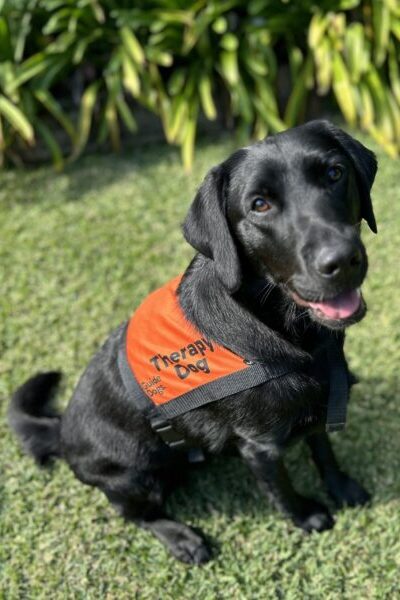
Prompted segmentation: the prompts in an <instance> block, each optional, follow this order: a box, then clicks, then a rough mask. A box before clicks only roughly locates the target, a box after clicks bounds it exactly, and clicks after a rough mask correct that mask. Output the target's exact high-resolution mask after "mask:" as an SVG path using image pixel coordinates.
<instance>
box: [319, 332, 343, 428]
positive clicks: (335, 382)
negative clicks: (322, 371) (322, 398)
mask: <svg viewBox="0 0 400 600" xmlns="http://www.w3.org/2000/svg"><path fill="white" fill-rule="evenodd" d="M326 351H327V355H328V362H329V396H328V410H327V415H326V425H325V430H326V431H327V432H333V431H342V430H343V429H344V428H345V425H346V417H347V403H348V400H349V377H348V370H347V366H346V362H345V359H344V356H343V350H342V348H341V347H340V346H339V344H338V343H337V342H336V340H331V341H330V343H329V344H328V345H327V349H326Z"/></svg>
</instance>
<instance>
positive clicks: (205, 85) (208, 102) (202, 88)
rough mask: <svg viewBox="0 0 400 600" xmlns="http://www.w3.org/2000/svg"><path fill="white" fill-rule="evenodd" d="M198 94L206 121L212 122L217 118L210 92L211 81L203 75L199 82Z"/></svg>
mask: <svg viewBox="0 0 400 600" xmlns="http://www.w3.org/2000/svg"><path fill="white" fill-rule="evenodd" d="M199 92H200V100H201V105H202V107H203V110H204V114H205V115H206V117H207V119H210V121H214V120H215V119H216V118H217V109H216V108H215V104H214V100H213V97H212V91H211V79H210V77H208V76H207V75H203V77H201V79H200V82H199Z"/></svg>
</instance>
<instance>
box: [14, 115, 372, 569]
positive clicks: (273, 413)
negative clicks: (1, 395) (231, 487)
mask: <svg viewBox="0 0 400 600" xmlns="http://www.w3.org/2000/svg"><path fill="white" fill-rule="evenodd" d="M376 169H377V166H376V160H375V157H374V155H373V154H372V152H370V151H369V150H367V149H366V148H365V147H364V146H362V145H361V144H360V143H359V142H357V141H356V140H354V139H353V138H352V137H350V136H349V135H347V134H346V133H344V132H343V131H341V130H340V129H337V128H335V127H334V126H333V125H331V124H330V123H329V122H326V121H313V122H310V123H308V124H306V125H303V126H301V127H297V128H294V129H291V130H288V131H286V132H284V133H281V134H278V135H275V136H271V137H269V138H268V139H266V140H265V141H262V142H259V143H256V144H254V145H252V146H249V147H248V148H243V149H241V150H238V151H237V152H235V153H234V154H233V155H232V156H230V157H229V158H228V159H227V160H226V161H225V162H223V163H222V164H220V165H219V166H217V167H215V168H213V169H211V171H210V172H209V173H208V175H207V176H206V178H205V181H204V182H203V184H202V186H201V187H200V189H199V191H198V193H197V195H196V197H195V200H194V202H193V204H192V206H191V208H190V210H189V214H188V216H187V218H186V221H185V223H184V235H185V237H186V239H187V241H188V242H189V243H190V244H191V245H192V246H193V247H194V248H195V249H196V250H197V251H198V254H196V256H195V258H194V259H193V261H192V263H191V264H190V266H189V267H188V269H187V270H186V272H185V274H184V276H183V279H182V281H181V283H180V286H179V290H178V296H179V302H180V305H181V307H182V309H183V312H184V314H185V316H186V318H187V319H188V320H189V321H190V322H191V323H192V324H193V325H194V326H195V327H196V328H197V329H198V330H199V331H200V332H201V334H202V335H203V336H205V338H207V339H209V340H213V342H214V343H217V344H220V345H222V346H225V347H226V348H229V350H231V351H232V352H234V353H235V354H237V355H239V356H240V357H246V359H248V360H250V361H256V362H257V361H258V362H261V363H266V364H268V365H269V366H271V367H273V366H278V367H279V365H281V366H282V365H287V366H290V368H289V369H286V372H285V374H283V375H282V376H280V377H276V378H275V379H272V380H271V381H269V382H268V383H263V384H261V385H257V386H255V387H252V388H251V389H247V390H245V391H241V392H240V393H236V394H233V395H230V396H228V397H225V398H223V399H220V400H218V401H216V402H211V403H210V404H206V405H205V406H201V407H200V408H196V409H194V410H190V411H189V412H187V413H186V414H183V415H181V416H178V417H176V418H174V419H173V420H172V426H173V430H174V431H175V432H178V434H180V435H181V436H182V437H185V438H186V439H190V440H191V442H192V443H194V444H195V445H196V446H197V447H200V448H202V449H203V450H204V451H207V452H211V453H216V452H220V451H221V450H223V449H224V448H226V447H227V446H229V445H232V446H235V447H236V448H237V449H238V450H239V452H240V454H241V455H242V457H243V459H244V460H245V462H246V463H247V464H248V465H249V467H250V469H251V470H252V471H253V473H254V475H255V477H256V479H257V481H258V483H259V485H260V487H261V489H262V490H263V491H264V492H265V494H266V495H267V496H268V497H269V498H270V499H271V500H272V501H273V502H274V504H275V505H276V506H277V507H278V508H280V510H281V511H283V513H284V514H286V515H288V516H289V517H290V518H291V519H292V520H293V521H294V523H296V525H298V526H299V527H301V528H302V529H304V530H305V531H312V530H317V531H322V530H324V529H329V528H331V527H332V526H333V519H332V517H331V515H330V513H329V512H328V510H327V508H326V507H325V506H323V505H321V504H320V503H318V502H316V501H314V500H312V499H309V498H305V497H303V496H301V495H299V494H298V493H296V491H295V490H294V489H293V487H292V485H291V483H290V480H289V478H288V475H287V472H286V470H285V466H284V464H283V461H282V453H283V451H284V449H285V447H287V445H288V444H289V443H290V442H292V441H293V440H295V439H298V438H299V437H302V436H304V437H305V439H306V441H307V443H308V444H309V446H310V448H311V452H312V456H313V458H314V460H315V463H316V465H317V467H318V470H319V472H320V474H321V477H322V479H323V481H324V483H325V485H326V487H327V490H328V492H329V494H330V495H331V496H332V498H333V499H334V500H335V502H336V503H337V504H338V505H339V506H342V505H344V504H347V505H350V506H354V505H357V504H363V503H365V502H366V501H367V500H368V498H369V496H368V494H367V492H366V491H365V490H364V489H363V488H362V487H361V486H360V485H359V484H358V483H356V482H355V481H354V480H353V479H351V478H350V477H349V476H348V475H346V474H345V473H343V471H341V470H340V468H339V466H338V465H337V463H336V460H335V457H334V455H333V451H332V448H331V446H330V443H329V440H328V436H327V434H326V433H325V423H326V418H327V404H328V397H329V381H330V380H329V378H330V370H329V369H330V367H329V360H328V359H327V355H326V348H327V343H328V344H329V342H332V340H333V341H334V342H335V343H336V345H337V346H338V348H340V352H342V348H343V341H344V333H343V331H344V328H345V327H346V326H348V325H351V324H353V323H355V322H357V321H359V320H360V319H361V318H362V317H363V316H364V314H365V311H366V309H365V303H364V301H363V298H362V296H361V293H360V291H359V288H360V286H361V284H362V282H363V280H364V278H365V275H366V272H367V257H366V252H365V249H364V246H363V244H362V242H361V239H360V221H361V219H365V220H366V221H367V223H368V225H369V227H370V228H371V229H372V230H373V231H374V232H376V224H375V219H374V214H373V210H372V205H371V199H370V189H371V186H372V183H373V181H374V177H375V173H376ZM123 335H124V326H121V327H120V328H119V329H118V330H117V331H115V332H114V333H113V334H112V335H111V336H110V338H109V339H108V340H107V342H106V343H105V345H104V346H103V348H102V349H101V350H100V351H99V352H98V353H97V354H96V356H95V357H94V359H93V360H92V362H91V363H90V365H89V367H88V368H87V370H86V371H85V373H84V374H83V376H82V378H81V380H80V381H79V383H78V386H77V388H76V391H75V393H74V396H73V398H72V400H71V403H70V405H69V407H68V409H67V411H66V412H65V414H64V415H63V416H62V417H60V416H58V415H56V414H55V413H53V412H52V411H51V409H50V408H49V399H50V395H51V392H52V390H53V388H55V386H56V384H57V382H58V379H59V375H58V374H57V373H45V374H40V375H37V376H36V377H33V378H32V379H30V380H29V381H28V382H26V383H25V384H24V385H23V386H22V387H21V388H19V389H18V390H17V391H16V393H15V394H14V396H13V399H12V402H11V407H10V423H11V425H12V427H13V428H14V429H15V431H16V432H17V434H18V436H19V437H20V438H21V441H22V443H23V445H24V447H25V449H26V450H27V451H28V452H30V453H31V454H32V455H33V456H34V457H35V458H36V460H37V461H38V462H40V463H43V462H45V461H46V459H48V458H49V457H50V456H61V457H62V458H64V459H65V460H66V461H67V462H68V463H69V465H70V467H71V469H72V470H73V471H74V473H75V475H76V476H77V477H78V478H79V479H80V480H81V481H83V482H84V483H86V484H89V485H93V486H96V487H98V488H100V489H101V490H102V491H103V492H104V493H105V494H106V496H107V497H108V499H109V500H110V502H111V503H112V504H113V505H114V506H115V507H116V508H117V509H118V511H119V512H120V513H121V514H122V515H123V516H124V517H125V518H127V519H130V520H132V521H134V522H135V523H137V524H138V525H139V526H141V527H144V528H146V529H149V530H150V531H152V532H153V534H154V535H155V536H156V537H157V538H158V539H160V540H161V541H162V542H163V543H164V544H165V546H166V547H167V548H168V549H169V550H170V551H171V552H172V554H173V555H174V556H175V557H176V558H178V559H180V560H182V561H184V562H188V563H203V562H205V561H207V560H208V559H209V558H210V553H209V550H208V548H207V545H206V543H205V541H204V540H203V539H202V537H201V536H199V535H198V534H197V533H195V532H194V531H193V530H192V529H191V528H190V527H188V526H186V525H184V524H181V523H178V522H176V521H174V520H173V519H172V518H171V517H169V516H167V515H166V514H165V513H164V509H163V505H164V501H165V495H166V492H167V490H169V489H170V484H171V482H172V481H173V479H174V478H173V475H174V473H176V472H177V471H179V470H180V468H181V467H180V465H181V463H182V464H183V463H184V462H185V461H186V453H185V452H181V451H178V450H174V449H173V448H171V447H169V446H168V445H167V444H166V443H165V442H164V441H163V440H162V438H161V437H160V435H159V434H158V433H156V432H155V431H154V429H153V428H152V427H151V426H150V423H149V421H148V420H147V419H146V417H145V416H143V414H142V413H141V412H140V411H139V410H138V409H137V407H136V406H135V404H134V403H133V402H132V399H131V397H130V395H129V393H128V392H127V389H126V387H125V385H124V383H123V380H122V379H121V374H120V371H119V369H118V366H117V355H118V349H119V347H120V345H121V339H122V336H123ZM343 360H344V359H343ZM345 374H346V377H348V380H347V379H346V390H345V391H346V393H347V391H348V387H349V385H350V382H351V376H350V374H349V373H348V371H347V370H346V371H345Z"/></svg>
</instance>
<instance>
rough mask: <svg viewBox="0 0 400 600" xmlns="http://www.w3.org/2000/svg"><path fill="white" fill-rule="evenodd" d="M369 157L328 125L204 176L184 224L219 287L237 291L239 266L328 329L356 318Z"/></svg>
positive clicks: (372, 162)
mask: <svg viewBox="0 0 400 600" xmlns="http://www.w3.org/2000/svg"><path fill="white" fill-rule="evenodd" d="M376 170H377V163H376V159H375V156H374V154H373V153H372V152H371V151H370V150H368V149H367V148H365V146H363V145H362V144H360V142H358V141H357V140H355V139H354V138H352V137H351V136H350V135H348V134H346V133H345V132H344V131H342V130H340V129H338V128H336V127H334V126H333V125H332V124H331V123H329V122H328V121H311V122H310V123H307V124H305V125H302V126H300V127H296V128H293V129H289V130H288V131H285V132H283V133H280V134H277V135H274V136H271V137H269V138H267V139H266V140H264V141H262V142H259V143H256V144H254V145H252V146H249V147H247V148H244V149H241V150H238V151H237V152H235V153H234V154H233V155H232V156H230V157H229V158H228V159H227V160H226V161H224V162H223V163H222V164H220V165H218V166H217V167H214V168H213V169H211V171H210V172H209V173H208V174H207V176H206V178H205V180H204V182H203V184H202V186H201V187H200V189H199V191H198V193H197V195H196V197H195V199H194V202H193V204H192V206H191V208H190V210H189V213H188V215H187V218H186V220H185V223H184V235H185V237H186V239H187V241H188V242H189V243H190V244H191V245H192V246H193V247H194V248H195V249H196V250H198V251H199V252H200V253H201V254H203V255H205V256H206V257H208V258H211V259H212V260H213V261H214V263H215V268H216V272H217V274H218V277H219V278H220V280H221V281H222V283H223V284H224V286H225V287H226V288H227V289H228V290H229V291H230V292H231V293H233V292H235V291H237V290H238V289H239V287H240V285H241V281H242V276H243V266H244V264H247V265H250V266H251V269H252V270H253V271H255V272H256V273H257V274H258V275H259V276H261V277H265V278H266V279H268V280H270V279H271V278H272V280H273V281H274V282H275V283H277V284H279V285H281V286H282V288H283V289H284V290H285V292H286V293H287V294H288V295H289V296H290V297H291V299H293V300H294V301H295V302H296V303H297V304H299V305H301V306H305V307H308V309H309V311H310V314H311V316H312V317H313V318H314V319H315V320H317V321H318V322H320V323H323V324H324V325H327V326H328V327H332V328H337V327H344V326H346V325H349V324H351V323H354V322H356V321H358V320H360V319H361V318H362V317H363V315H364V314H365V305H364V301H363V299H362V296H361V292H360V286H361V284H362V282H363V280H364V278H365V275H366V272H367V256H366V252H365V248H364V245H363V243H362V241H361V239H360V221H361V220H362V219H365V221H366V222H367V223H368V225H369V227H370V229H372V231H374V232H375V233H376V231H377V229H376V222H375V217H374V213H373V209H372V204H371V198H370V189H371V186H372V184H373V181H374V178H375V174H376Z"/></svg>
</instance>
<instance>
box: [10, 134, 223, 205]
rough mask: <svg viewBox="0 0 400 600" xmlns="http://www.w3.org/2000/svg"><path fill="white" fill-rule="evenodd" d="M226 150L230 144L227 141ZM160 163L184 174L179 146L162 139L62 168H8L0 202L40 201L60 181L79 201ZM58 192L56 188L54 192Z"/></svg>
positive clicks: (148, 173) (206, 140)
mask: <svg viewBox="0 0 400 600" xmlns="http://www.w3.org/2000/svg"><path fill="white" fill-rule="evenodd" d="M224 140H225V141H227V140H228V137H227V136H226V135H223V134H220V135H215V136H209V135H208V136H206V137H203V138H202V139H200V140H199V141H198V143H197V152H198V154H201V150H202V149H203V148H206V147H207V146H209V145H210V144H212V143H213V142H217V141H218V142H224ZM227 145H229V146H231V148H229V147H228V150H227V153H229V152H230V150H233V149H234V144H233V142H232V144H227ZM162 163H165V164H166V165H167V166H168V167H174V168H175V169H176V173H177V174H179V175H180V176H182V177H184V176H185V173H184V170H183V166H182V164H181V159H180V154H179V150H178V149H177V148H176V147H171V146H168V145H167V144H166V143H163V142H160V143H154V142H152V143H147V144H142V145H141V146H140V147H139V146H137V145H136V146H131V147H129V146H127V147H126V148H125V149H124V151H123V153H121V154H112V153H103V154H102V153H96V154H93V155H91V154H88V155H86V156H84V157H82V158H80V159H79V161H77V162H75V163H72V164H69V165H68V164H67V165H66V167H65V169H64V171H62V172H61V173H57V172H55V171H54V169H53V168H52V167H51V166H40V167H37V168H32V167H30V168H29V167H28V168H24V169H10V170H8V171H6V172H5V173H4V174H3V178H2V190H1V193H0V204H3V205H4V206H6V207H9V206H12V205H15V204H40V203H41V202H44V201H48V200H49V199H51V198H52V187H53V186H56V187H57V185H60V187H61V188H62V189H61V196H62V198H63V200H64V201H66V202H76V201H79V200H80V199H81V198H82V196H84V195H85V194H87V193H90V192H94V191H95V192H96V193H97V192H98V193H99V194H101V191H102V189H104V188H106V187H108V186H110V185H112V184H113V183H116V182H119V181H121V180H122V179H124V178H126V177H127V176H132V174H135V172H137V173H139V172H140V175H141V176H143V177H149V178H150V179H151V177H152V170H154V169H158V168H159V167H160V165H161V164H162ZM58 196H60V192H59V193H58Z"/></svg>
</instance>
